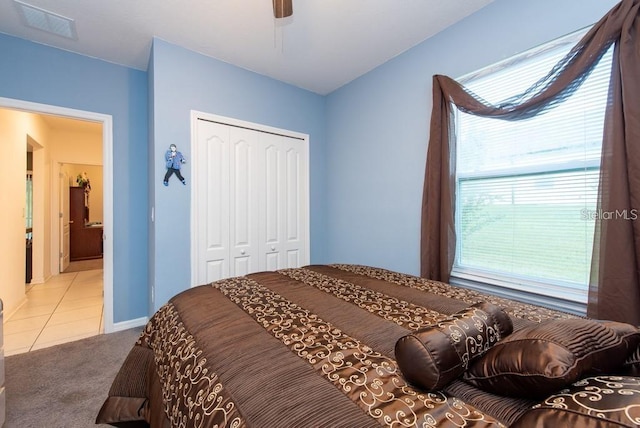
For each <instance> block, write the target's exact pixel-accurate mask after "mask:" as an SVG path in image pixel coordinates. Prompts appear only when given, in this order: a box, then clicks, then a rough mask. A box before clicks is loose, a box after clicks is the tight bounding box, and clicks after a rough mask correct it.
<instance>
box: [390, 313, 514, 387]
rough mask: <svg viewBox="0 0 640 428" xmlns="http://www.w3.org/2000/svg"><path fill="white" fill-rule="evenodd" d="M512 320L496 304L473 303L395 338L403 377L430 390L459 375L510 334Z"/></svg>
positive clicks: (397, 359) (396, 353) (398, 361)
mask: <svg viewBox="0 0 640 428" xmlns="http://www.w3.org/2000/svg"><path fill="white" fill-rule="evenodd" d="M512 330H513V324H512V323H511V319H510V318H509V316H508V315H507V314H506V313H505V312H504V311H503V310H502V309H501V308H499V307H497V306H495V305H493V304H491V303H486V302H481V303H477V304H475V305H473V306H471V307H470V308H467V309H465V310H463V311H460V312H458V313H456V314H454V315H452V316H451V317H450V318H448V319H446V320H444V321H442V322H440V323H438V324H436V325H433V326H431V327H427V328H424V329H421V330H418V331H416V332H414V333H411V334H409V335H407V336H404V337H402V338H400V339H399V340H398V341H397V342H396V347H395V356H396V361H397V363H398V367H400V370H401V371H402V374H403V375H404V377H405V378H406V380H407V381H408V382H410V383H412V384H414V385H416V386H418V387H421V388H423V389H426V390H429V391H433V390H437V389H440V388H442V387H443V386H445V385H446V384H448V383H449V382H451V381H452V380H454V379H455V378H457V377H459V376H460V375H461V374H462V373H463V372H464V371H465V370H466V369H467V368H468V366H469V363H470V362H471V360H473V359H474V358H475V357H478V356H480V355H481V354H482V353H484V352H486V351H487V350H488V349H489V348H491V346H493V345H494V344H496V343H497V342H498V341H499V340H500V339H502V338H503V337H505V336H506V335H508V334H510V333H511V331H512Z"/></svg>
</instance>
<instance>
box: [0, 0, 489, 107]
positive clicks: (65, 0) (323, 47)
mask: <svg viewBox="0 0 640 428" xmlns="http://www.w3.org/2000/svg"><path fill="white" fill-rule="evenodd" d="M21 1H22V2H24V3H27V4H29V5H32V6H35V7H38V8H42V9H45V10H47V11H50V12H53V13H55V14H58V15H62V16H64V17H67V18H71V19H73V20H74V22H75V27H76V33H77V39H75V40H71V39H67V38H64V37H61V36H57V35H52V34H49V33H46V32H44V31H42V30H37V29H33V28H30V27H27V26H25V25H24V24H23V23H22V20H21V18H20V14H19V13H18V8H17V7H16V5H15V2H14V0H0V32H1V33H5V34H9V35H13V36H17V37H20V38H23V39H27V40H32V41H35V42H38V43H42V44H45V45H50V46H55V47H58V48H61V49H65V50H68V51H72V52H77V53H80V54H83V55H88V56H91V57H96V58H100V59H103V60H105V61H109V62H113V63H116V64H121V65H125V66H128V67H132V68H135V69H139V70H146V69H147V64H148V59H149V52H150V47H151V40H152V37H153V36H156V37H158V38H160V39H163V40H165V41H167V42H170V43H173V44H176V45H179V46H182V47H184V48H187V49H190V50H192V51H196V52H200V53H202V54H204V55H207V56H210V57H213V58H217V59H219V60H222V61H225V62H228V63H231V64H234V65H236V66H239V67H242V68H245V69H248V70H251V71H255V72H257V73H260V74H263V75H266V76H269V77H273V78H274V79H278V80H281V81H284V82H287V83H290V84H292V85H295V86H298V87H300V88H304V89H308V90H310V91H313V92H316V93H318V94H323V95H324V94H327V93H330V92H331V91H333V90H335V89H337V88H339V87H341V86H342V85H344V84H346V83H348V82H350V81H352V80H354V79H355V78H357V77H359V76H361V75H363V74H365V73H367V72H368V71H370V70H372V69H374V68H375V67H377V66H379V65H380V64H382V63H384V62H386V61H387V60H389V59H391V58H393V57H395V56H397V55H398V54H400V53H402V52H404V51H406V50H407V49H409V48H411V47H413V46H415V45H416V44H418V43H420V42H422V41H423V40H425V39H427V38H429V37H430V36H432V35H434V34H436V33H438V32H439V31H441V30H443V29H444V28H446V27H448V26H450V25H452V24H454V23H455V22H457V21H459V20H460V19H462V18H464V17H465V16H468V15H470V14H472V13H473V12H475V11H477V10H478V9H480V8H482V7H484V6H486V5H487V4H489V3H490V2H491V1H493V0H293V16H291V17H289V18H284V19H281V20H276V19H275V18H274V17H273V13H272V3H271V1H270V0H21Z"/></svg>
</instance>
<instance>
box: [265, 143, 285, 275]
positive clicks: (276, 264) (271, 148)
mask: <svg viewBox="0 0 640 428" xmlns="http://www.w3.org/2000/svg"><path fill="white" fill-rule="evenodd" d="M277 140H278V138H277V136H274V135H270V134H265V135H262V136H261V144H260V151H261V155H262V156H261V159H260V160H261V164H262V168H261V176H262V183H261V187H260V189H261V192H260V196H261V197H260V207H261V208H262V209H261V210H260V232H261V240H260V244H261V249H260V254H261V259H262V265H263V267H264V269H265V270H275V269H280V268H282V267H284V265H283V263H282V260H281V257H280V241H281V239H282V227H281V221H280V218H281V212H282V202H281V194H282V192H281V188H282V183H281V181H282V177H281V169H282V153H281V151H282V150H281V148H280V147H279V146H278V144H277V142H278V141H277Z"/></svg>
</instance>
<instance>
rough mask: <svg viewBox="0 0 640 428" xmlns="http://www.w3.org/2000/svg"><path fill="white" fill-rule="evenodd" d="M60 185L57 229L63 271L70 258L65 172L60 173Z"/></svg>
mask: <svg viewBox="0 0 640 428" xmlns="http://www.w3.org/2000/svg"><path fill="white" fill-rule="evenodd" d="M59 187H60V215H59V230H60V253H59V254H60V267H59V269H60V272H64V271H65V270H66V269H67V268H68V267H69V262H70V260H71V256H70V254H71V253H70V239H71V238H70V236H71V231H70V228H69V226H70V225H69V175H68V174H67V172H63V173H60V176H59Z"/></svg>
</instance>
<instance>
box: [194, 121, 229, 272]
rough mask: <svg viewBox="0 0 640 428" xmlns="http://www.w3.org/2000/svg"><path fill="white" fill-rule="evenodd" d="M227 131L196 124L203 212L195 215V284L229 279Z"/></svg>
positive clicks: (204, 123)
mask: <svg viewBox="0 0 640 428" xmlns="http://www.w3.org/2000/svg"><path fill="white" fill-rule="evenodd" d="M229 138H230V136H229V129H228V127H225V126H223V125H220V124H215V123H211V122H204V121H202V122H200V124H199V127H198V138H197V141H198V157H197V158H196V162H197V164H198V165H197V166H198V168H197V173H198V177H197V180H198V184H199V190H200V194H201V195H203V196H204V197H203V198H201V200H202V202H203V204H202V205H204V209H200V210H199V212H198V213H197V216H198V217H197V223H198V230H199V231H200V233H199V234H198V248H199V250H198V254H199V255H200V254H201V255H202V257H201V260H199V263H198V266H199V275H198V276H199V281H198V282H199V283H208V282H211V281H216V280H218V279H222V278H226V277H228V276H229V273H230V269H229V267H230V266H229V233H228V230H229Z"/></svg>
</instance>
